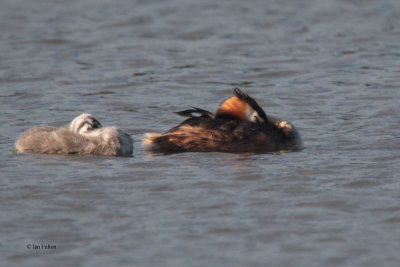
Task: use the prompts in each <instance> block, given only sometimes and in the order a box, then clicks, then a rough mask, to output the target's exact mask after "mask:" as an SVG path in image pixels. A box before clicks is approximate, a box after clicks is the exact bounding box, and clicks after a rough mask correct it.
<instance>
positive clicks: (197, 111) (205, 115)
mask: <svg viewBox="0 0 400 267" xmlns="http://www.w3.org/2000/svg"><path fill="white" fill-rule="evenodd" d="M174 113H175V114H178V115H179V116H182V117H190V118H199V117H203V118H212V119H213V118H214V114H213V113H211V112H210V111H207V110H204V109H201V108H196V107H193V109H186V110H183V111H178V112H174ZM195 114H200V116H195Z"/></svg>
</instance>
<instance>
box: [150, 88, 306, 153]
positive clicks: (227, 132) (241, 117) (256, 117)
mask: <svg viewBox="0 0 400 267" xmlns="http://www.w3.org/2000/svg"><path fill="white" fill-rule="evenodd" d="M233 94H234V96H233V97H230V98H228V99H226V100H225V101H223V102H222V103H221V104H220V106H219V108H218V110H217V112H216V113H215V114H213V113H211V112H209V111H207V110H203V109H199V108H193V109H189V110H184V111H180V112H176V113H177V114H178V115H181V116H184V117H189V119H187V120H185V121H183V122H182V123H181V124H179V125H178V126H176V127H174V128H172V129H170V130H169V131H167V132H165V133H163V134H157V133H148V134H146V136H145V138H144V139H143V146H144V149H145V150H147V151H151V152H161V153H178V152H213V151H214V152H255V153H264V152H274V151H295V150H300V149H301V148H302V141H301V137H300V134H299V133H298V132H297V130H296V128H295V127H294V126H293V125H292V124H290V123H289V122H287V121H284V120H280V119H277V118H274V117H270V116H267V115H266V114H265V112H264V110H263V109H262V108H261V107H260V106H259V105H258V104H257V102H256V101H255V100H254V99H253V98H252V97H250V96H249V95H247V94H245V93H243V92H242V91H241V90H240V89H238V88H235V89H234V91H233ZM195 114H197V116H195Z"/></svg>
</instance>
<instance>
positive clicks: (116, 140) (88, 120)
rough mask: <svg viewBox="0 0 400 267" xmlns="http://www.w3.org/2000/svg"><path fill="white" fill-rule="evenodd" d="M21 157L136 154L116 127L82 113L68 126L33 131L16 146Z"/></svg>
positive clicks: (40, 128) (126, 136)
mask: <svg viewBox="0 0 400 267" xmlns="http://www.w3.org/2000/svg"><path fill="white" fill-rule="evenodd" d="M15 147H16V151H17V152H18V153H39V154H78V155H98V156H127V155H131V154H132V153H133V141H132V138H131V136H130V135H128V134H126V133H124V132H122V131H121V130H120V129H118V128H116V127H102V125H101V123H100V122H99V121H98V120H96V119H95V118H94V117H93V116H92V115H91V114H87V113H83V114H81V115H79V116H78V117H76V118H75V119H74V120H73V121H72V122H71V123H70V124H69V125H68V126H65V127H61V128H57V127H52V126H48V125H43V126H37V127H34V128H31V129H29V130H27V131H25V132H24V133H22V134H21V136H20V137H19V138H18V140H17V142H16V143H15Z"/></svg>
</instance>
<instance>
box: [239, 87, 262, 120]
mask: <svg viewBox="0 0 400 267" xmlns="http://www.w3.org/2000/svg"><path fill="white" fill-rule="evenodd" d="M233 94H234V95H235V96H236V97H238V98H240V99H242V100H244V101H246V102H247V103H248V104H249V105H250V106H251V107H252V108H253V109H254V110H256V111H257V112H258V114H259V115H260V116H261V117H262V118H263V119H264V120H265V121H267V120H268V118H267V115H266V114H265V112H264V110H263V109H262V108H261V107H260V106H259V105H258V103H257V101H255V100H254V98H252V97H251V96H249V95H248V94H246V93H244V92H243V91H242V90H240V89H239V88H234V89H233Z"/></svg>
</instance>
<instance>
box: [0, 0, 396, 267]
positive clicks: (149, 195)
mask: <svg viewBox="0 0 400 267" xmlns="http://www.w3.org/2000/svg"><path fill="white" fill-rule="evenodd" d="M234 87H240V88H241V89H242V90H244V91H246V92H247V93H249V94H250V95H251V96H253V97H254V98H255V99H257V101H258V102H259V104H260V105H261V106H262V107H263V108H264V109H265V111H266V113H267V114H271V115H274V116H278V117H281V118H284V119H286V120H288V121H290V122H292V123H293V124H294V125H296V127H297V128H298V129H299V131H300V132H301V134H302V136H303V140H304V144H305V149H304V150H303V151H300V152H293V153H269V154H251V153H249V154H229V153H182V154H174V155H150V154H148V153H146V152H144V151H143V149H142V147H141V142H140V140H141V138H143V136H144V134H145V133H147V132H164V131H166V130H168V129H170V128H171V127H173V126H175V125H177V124H178V123H180V122H181V121H182V118H180V117H178V116H177V115H175V114H173V113H172V112H173V111H179V110H182V109H187V108H190V107H192V106H196V107H200V108H204V109H207V110H210V111H215V110H216V108H217V106H218V104H219V103H220V102H221V101H222V100H223V99H225V98H227V97H230V96H231V92H232V88H234ZM83 112H88V113H92V114H93V115H95V117H96V118H97V119H99V120H100V122H102V124H103V125H106V126H111V125H116V126H119V127H120V128H122V129H124V130H125V131H127V132H128V133H129V134H131V135H132V137H133V138H134V139H135V145H134V155H133V156H132V157H120V158H115V157H79V156H55V155H28V154H15V153H14V152H13V150H14V142H15V140H16V138H17V137H18V135H19V134H21V133H22V132H23V131H24V130H26V129H28V128H30V127H33V126H36V125H41V124H50V125H54V126H63V125H66V124H67V123H68V122H70V121H71V120H72V119H73V118H74V117H76V116H77V115H79V114H80V113H83ZM0 114H1V116H0V159H1V161H0V173H1V174H0V177H1V178H0V201H1V212H0V261H1V263H2V266H363V267H364V266H400V174H399V172H400V167H399V166H400V116H399V114H400V2H399V1H398V0H387V1H386V0H384V1H372V0H367V1H361V0H360V1H357V0H332V1H329V0H325V1H324V0H313V1H306V0H301V1H298V0H284V1H281V0H274V1H261V0H259V1H257V0H248V1H236V0H234V1H211V0H210V1H208V0H206V1H195V0H185V1H178V0H169V1H157V0H153V1H139V0H137V1H131V0H119V1H112V0H96V1H95V0H81V1H73V0H68V1H50V0H47V1H46V0H26V1H23V0H2V1H1V2H0ZM42 245H43V246H42Z"/></svg>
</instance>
